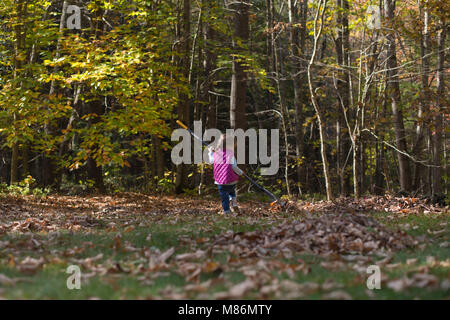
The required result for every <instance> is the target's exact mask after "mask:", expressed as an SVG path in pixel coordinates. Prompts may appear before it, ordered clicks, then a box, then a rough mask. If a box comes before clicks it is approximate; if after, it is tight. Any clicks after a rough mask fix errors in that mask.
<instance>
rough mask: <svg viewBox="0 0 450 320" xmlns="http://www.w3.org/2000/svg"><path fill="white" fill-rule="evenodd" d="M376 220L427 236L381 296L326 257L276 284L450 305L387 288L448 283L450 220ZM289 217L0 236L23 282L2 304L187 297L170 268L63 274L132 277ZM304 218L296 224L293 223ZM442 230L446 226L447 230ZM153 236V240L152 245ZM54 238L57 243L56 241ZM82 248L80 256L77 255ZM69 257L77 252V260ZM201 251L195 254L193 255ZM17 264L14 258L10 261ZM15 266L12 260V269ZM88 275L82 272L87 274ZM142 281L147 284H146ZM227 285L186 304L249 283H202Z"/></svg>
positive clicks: (402, 257) (4, 264)
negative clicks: (76, 282) (147, 253)
mask: <svg viewBox="0 0 450 320" xmlns="http://www.w3.org/2000/svg"><path fill="white" fill-rule="evenodd" d="M368 214H370V215H372V216H373V217H375V218H376V219H377V220H378V221H380V222H382V223H383V224H385V225H387V226H388V227H390V228H402V227H405V225H406V224H409V229H408V230H407V233H409V234H411V235H414V236H420V235H426V240H424V241H423V243H422V244H423V245H422V247H420V248H414V249H407V250H402V251H398V252H396V253H395V254H394V257H393V259H392V261H391V262H390V263H391V264H397V263H399V265H398V266H397V267H395V268H393V269H392V270H389V269H385V268H382V273H383V274H384V276H386V277H387V281H384V282H383V283H382V289H381V290H373V291H369V290H368V289H367V288H366V280H367V277H368V275H364V274H361V273H358V272H356V271H355V270H353V269H352V268H351V265H350V264H349V263H346V265H345V267H344V268H341V269H338V270H333V271H330V270H328V269H325V268H324V267H322V266H321V262H323V261H327V260H326V259H325V258H322V257H319V256H314V255H308V254H298V255H296V256H294V257H292V259H288V260H286V259H285V260H284V262H285V263H290V262H295V261H298V259H301V260H302V261H303V262H304V263H305V264H306V265H307V266H308V267H309V270H310V271H309V273H307V274H304V273H303V272H302V271H299V272H297V273H296V274H295V275H294V277H293V278H291V277H289V276H288V275H287V274H286V273H285V272H280V271H277V270H274V271H272V272H271V275H272V277H273V279H278V280H279V281H282V280H285V279H289V280H291V281H295V282H298V283H300V284H301V283H306V282H313V283H317V284H319V285H320V284H324V283H326V282H327V281H328V282H329V281H333V282H334V283H335V286H334V287H333V288H331V289H329V290H323V289H318V290H316V291H314V292H310V293H308V294H307V295H305V296H303V297H301V298H306V299H321V298H323V296H324V294H326V293H329V292H331V291H335V290H343V291H345V292H346V293H348V294H350V295H351V296H352V298H354V299H414V298H420V299H445V298H449V297H450V292H449V291H448V290H444V289H442V288H440V287H439V286H437V287H430V288H424V289H422V288H408V289H405V290H403V291H401V292H395V291H393V290H391V289H389V288H388V287H387V286H386V283H387V282H388V281H390V280H392V279H398V278H401V277H403V276H405V275H408V274H410V273H411V272H414V271H415V270H417V269H418V268H427V272H429V273H430V274H432V275H435V276H437V277H438V278H439V280H440V281H442V280H444V279H446V278H447V279H448V278H449V277H450V270H449V268H448V259H450V250H449V249H448V248H444V247H441V246H440V244H441V243H443V242H444V241H448V238H449V231H448V223H449V216H448V215H441V216H431V217H430V216H425V215H410V216H405V217H396V218H394V219H392V214H391V215H390V214H386V213H380V212H375V213H368ZM290 218H291V217H289V216H287V215H284V216H283V215H281V216H280V217H278V220H276V221H274V220H273V219H272V220H271V219H269V218H267V219H265V218H260V219H255V218H251V217H250V218H249V217H239V218H231V217H222V216H211V215H209V216H202V215H193V216H185V217H179V218H178V219H177V220H175V219H173V217H163V218H162V219H160V220H158V221H156V222H155V221H153V222H151V223H150V222H149V223H146V218H145V216H142V217H140V218H139V219H138V220H137V222H136V224H138V222H141V223H144V226H136V227H135V228H134V229H133V230H132V231H129V232H127V230H126V228H123V227H120V228H119V229H118V230H117V231H114V232H108V230H107V229H106V228H105V226H102V225H101V224H100V225H99V226H98V227H97V228H93V229H92V230H91V231H90V232H89V233H84V232H72V233H69V232H62V233H61V234H60V236H59V237H57V238H55V239H52V238H51V236H50V235H48V234H43V233H34V234H7V235H1V236H0V241H3V242H5V241H9V242H10V245H9V246H8V247H7V248H3V249H1V250H0V274H3V275H5V276H7V277H9V278H11V279H16V280H18V281H17V283H16V284H15V285H8V284H5V283H3V284H2V283H1V282H0V297H4V298H7V299H89V298H100V299H124V298H126V299H135V298H144V299H146V298H155V297H164V292H167V291H168V290H169V289H170V290H171V291H172V292H180V293H182V292H183V287H184V286H185V285H187V284H189V283H190V282H188V281H186V279H185V278H184V277H182V276H180V275H179V274H177V270H174V269H173V268H169V270H162V271H161V272H163V274H161V275H159V276H155V277H153V278H152V272H150V273H148V272H147V273H142V272H139V271H138V272H136V274H129V273H126V272H122V271H117V270H116V272H108V273H107V274H105V275H103V276H100V275H96V276H93V277H91V278H89V279H88V280H87V281H83V282H82V288H81V290H68V289H67V287H66V280H67V277H68V276H69V275H68V274H66V273H65V271H66V268H67V266H69V265H71V264H76V263H75V262H74V259H77V260H81V259H86V258H89V257H94V256H96V255H98V254H100V253H101V254H103V257H102V258H101V259H100V260H99V261H98V262H97V263H98V264H100V265H102V266H103V267H105V268H116V266H117V264H119V265H120V267H121V268H122V269H123V270H125V271H126V270H133V269H135V268H137V267H138V266H139V265H144V266H145V265H147V264H148V260H146V259H145V258H143V255H142V250H157V249H158V250H160V251H165V250H167V249H169V248H171V247H174V248H175V254H180V253H184V252H191V251H192V248H190V247H189V245H188V244H186V243H181V242H180V241H179V237H180V236H183V237H185V238H187V239H191V240H192V241H194V242H195V240H197V239H199V241H198V246H197V248H196V249H199V248H200V249H201V248H205V244H204V243H203V242H202V241H205V242H206V243H207V242H208V241H210V239H209V238H210V237H212V236H214V235H216V234H220V233H223V232H226V231H227V230H232V231H234V232H240V231H250V230H259V229H265V228H268V227H269V226H270V225H271V224H274V223H278V222H282V221H284V220H285V219H290ZM294 218H297V219H298V217H293V218H292V219H294ZM444 223H447V225H446V226H445V225H444ZM444 228H447V231H446V232H445V233H443V234H439V235H438V236H434V235H433V234H430V233H429V232H428V230H430V231H436V230H442V229H444ZM118 232H120V233H121V235H122V240H121V244H122V246H124V245H126V244H130V245H132V246H133V247H135V248H138V249H139V250H141V251H139V252H138V253H136V252H126V251H123V250H116V249H115V248H114V237H115V236H116V234H117V233H118ZM149 234H151V239H150V240H149V238H148V237H149ZM32 238H33V239H35V240H37V241H38V242H39V243H40V246H39V247H37V248H33V247H30V246H29V245H28V243H29V242H30V239H32ZM51 239H52V240H51ZM77 249H78V250H77ZM70 250H75V252H73V253H71V252H70ZM194 251H195V250H194ZM430 256H433V257H435V259H436V260H437V261H438V262H443V261H445V260H447V264H446V265H445V264H444V265H442V264H437V265H435V266H429V265H427V257H430ZM12 257H14V258H12ZM25 257H34V258H40V257H43V258H44V259H45V261H46V263H45V264H44V266H43V267H42V268H41V269H39V270H38V271H37V272H36V273H34V274H27V273H24V272H21V271H19V269H18V267H17V264H18V263H20V261H22V260H23V259H24V258H25ZM413 258H414V259H417V262H415V263H414V264H412V265H407V264H406V261H407V260H408V259H413ZM209 259H210V260H211V261H215V262H218V263H219V264H220V265H225V264H226V261H227V259H228V254H227V253H220V254H213V255H211V256H210V257H209ZM11 260H13V261H14V263H13V262H11ZM85 271H86V272H89V271H87V270H83V267H82V272H85ZM143 276H146V277H147V278H146V279H145V280H143V279H142V277H143ZM217 278H221V279H223V280H224V281H218V282H217V283H216V284H214V285H212V286H211V287H210V288H209V289H208V291H207V292H204V293H202V294H200V293H195V292H193V293H190V294H189V295H188V296H187V297H188V298H198V297H200V298H213V294H214V293H217V292H223V291H225V290H226V288H227V286H226V285H225V283H227V282H228V283H234V284H237V283H240V282H242V281H244V280H245V276H244V275H243V274H242V273H241V272H240V271H238V270H229V271H225V272H220V271H217V272H212V273H202V274H201V275H200V283H202V282H204V281H207V280H209V279H217ZM259 297H261V296H260V295H259V292H258V290H253V291H250V292H249V293H247V295H246V296H245V298H249V299H251V298H259ZM283 297H284V293H283V292H281V293H280V295H278V296H277V295H276V294H273V293H271V294H269V295H268V296H267V298H283Z"/></svg>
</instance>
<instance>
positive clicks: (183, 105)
mask: <svg viewBox="0 0 450 320" xmlns="http://www.w3.org/2000/svg"><path fill="white" fill-rule="evenodd" d="M190 16H191V1H190V0H183V17H182V22H181V28H180V29H181V30H180V44H179V48H180V49H179V50H180V53H181V61H180V65H181V68H182V70H183V76H184V79H185V81H188V79H189V72H190V59H189V53H190V46H191V45H190V41H191V19H190ZM189 109H190V108H189V96H188V95H187V94H186V93H185V92H184V91H182V90H181V91H180V92H179V102H178V119H179V120H180V121H182V122H183V123H185V124H186V125H189V124H190V110H189ZM186 186H187V165H185V164H180V165H178V166H177V172H176V178H175V193H177V194H180V193H182V192H183V189H185V188H186Z"/></svg>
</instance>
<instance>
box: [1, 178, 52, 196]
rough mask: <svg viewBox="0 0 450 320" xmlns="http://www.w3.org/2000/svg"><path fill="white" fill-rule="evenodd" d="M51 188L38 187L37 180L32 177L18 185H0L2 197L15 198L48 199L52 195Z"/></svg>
mask: <svg viewBox="0 0 450 320" xmlns="http://www.w3.org/2000/svg"><path fill="white" fill-rule="evenodd" d="M50 191H51V190H50V188H39V187H37V186H36V180H35V179H34V178H33V177H32V176H28V177H26V178H25V179H23V180H22V181H20V182H19V183H18V184H12V185H7V184H6V183H1V184H0V195H3V196H6V195H13V196H29V195H33V196H35V197H39V198H42V197H46V196H47V195H48V194H49V193H50Z"/></svg>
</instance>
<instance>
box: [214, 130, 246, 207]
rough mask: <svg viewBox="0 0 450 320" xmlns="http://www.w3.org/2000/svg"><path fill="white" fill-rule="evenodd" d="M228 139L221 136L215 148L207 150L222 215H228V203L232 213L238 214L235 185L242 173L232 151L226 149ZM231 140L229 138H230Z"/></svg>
mask: <svg viewBox="0 0 450 320" xmlns="http://www.w3.org/2000/svg"><path fill="white" fill-rule="evenodd" d="M227 139H228V137H227V136H226V135H224V134H223V135H222V136H221V137H220V139H219V142H218V144H217V147H216V148H213V147H210V148H209V161H210V163H213V164H214V180H215V184H216V185H217V187H218V189H219V194H220V198H221V199H222V208H223V211H224V214H230V213H231V210H230V201H231V206H232V207H233V211H234V212H236V213H238V212H239V207H238V204H237V198H236V184H237V182H238V179H239V176H240V175H242V174H243V171H242V170H241V169H239V167H238V166H237V162H236V158H235V157H234V152H233V150H229V149H227V143H226V141H227ZM230 139H231V138H230Z"/></svg>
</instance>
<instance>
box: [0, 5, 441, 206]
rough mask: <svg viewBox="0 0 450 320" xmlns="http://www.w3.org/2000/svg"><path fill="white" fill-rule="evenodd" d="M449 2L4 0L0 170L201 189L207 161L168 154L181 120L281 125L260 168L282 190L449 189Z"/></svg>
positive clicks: (67, 188) (102, 188)
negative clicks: (266, 165) (177, 159)
mask: <svg viewBox="0 0 450 320" xmlns="http://www.w3.org/2000/svg"><path fill="white" fill-rule="evenodd" d="M69 5H77V6H79V7H80V8H81V26H80V27H81V28H80V29H69V28H67V24H68V23H69V22H68V19H73V16H72V15H73V13H71V12H70V11H69V10H67V9H68V7H69ZM369 5H371V6H374V7H372V8H379V11H380V17H379V22H380V25H379V26H377V21H376V20H377V16H376V11H377V10H375V13H374V14H370V13H368V6H369ZM449 14H450V2H448V1H438V0H428V1H427V0H415V1H414V0H405V1H395V0H381V1H371V0H309V1H308V0H255V1H234V0H224V1H218V0H195V1H194V0H160V1H156V0H155V1H149V0H134V1H128V0H115V1H114V0H111V1H99V0H94V1H76V0H73V1H62V0H53V1H50V0H29V1H27V0H0V20H1V24H0V183H3V187H4V188H7V187H8V186H9V185H15V184H18V183H24V181H25V182H26V183H30V181H32V183H33V185H35V186H39V187H42V188H50V190H52V191H55V192H76V191H77V190H78V191H80V190H87V191H89V192H100V193H104V192H113V191H117V190H119V191H129V190H133V191H142V192H152V191H155V190H158V191H159V192H176V193H183V192H205V191H207V189H208V188H209V187H212V178H211V170H210V168H209V167H208V166H204V165H180V166H175V165H173V164H172V162H171V160H170V159H171V158H170V153H171V147H173V146H174V144H175V143H176V142H172V141H171V139H170V136H171V133H172V131H173V130H174V129H176V128H177V127H178V126H177V124H176V123H175V121H176V120H178V119H180V120H182V121H183V122H184V123H186V124H189V125H190V126H192V124H193V122H194V121H198V120H202V122H203V125H204V126H205V128H218V129H220V130H224V129H226V128H243V129H247V128H255V129H262V128H265V129H280V146H281V147H280V170H279V173H278V175H277V176H270V177H264V178H260V179H261V180H260V181H262V182H263V183H264V184H266V185H267V186H270V188H271V189H272V190H278V192H279V193H281V194H285V195H291V196H305V195H308V194H322V195H324V196H325V195H326V197H327V198H328V199H333V198H335V197H338V196H354V197H357V198H358V197H361V196H363V195H364V194H367V193H370V194H385V193H395V194H398V193H399V192H400V193H401V194H408V195H414V196H416V195H435V196H440V195H443V194H446V193H447V189H448V181H449V172H448V165H447V164H448V151H449V139H448V135H449V131H448V128H449V127H448V121H449V119H450V118H449V111H448V108H447V106H448V103H449V96H448V94H447V92H448V84H447V82H446V80H447V79H446V76H447V74H446V73H447V71H448V70H449V66H448V49H449V42H450V41H449V39H448V37H447V32H448V22H449V20H450V19H449ZM259 169H260V167H259V166H258V165H247V166H245V170H246V171H247V172H249V173H250V174H251V175H252V176H258V175H259ZM74 190H75V191H74Z"/></svg>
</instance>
